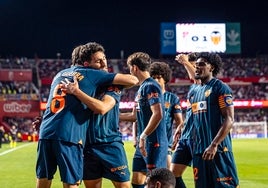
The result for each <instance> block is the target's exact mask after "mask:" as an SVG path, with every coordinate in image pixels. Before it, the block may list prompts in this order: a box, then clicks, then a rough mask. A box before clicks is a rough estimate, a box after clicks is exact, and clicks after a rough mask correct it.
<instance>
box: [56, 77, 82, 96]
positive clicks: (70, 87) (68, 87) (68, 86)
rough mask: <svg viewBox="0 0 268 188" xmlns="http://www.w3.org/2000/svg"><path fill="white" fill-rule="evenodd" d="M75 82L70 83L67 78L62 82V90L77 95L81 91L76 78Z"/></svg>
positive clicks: (74, 78)
mask: <svg viewBox="0 0 268 188" xmlns="http://www.w3.org/2000/svg"><path fill="white" fill-rule="evenodd" d="M73 80H74V82H70V80H68V79H67V78H65V80H62V81H61V84H60V88H61V90H62V91H63V92H65V93H69V94H73V95H75V93H76V92H77V90H79V85H78V82H77V78H76V76H74V77H73Z"/></svg>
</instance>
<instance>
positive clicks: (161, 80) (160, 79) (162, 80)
mask: <svg viewBox="0 0 268 188" xmlns="http://www.w3.org/2000/svg"><path fill="white" fill-rule="evenodd" d="M151 77H152V78H153V79H155V81H157V82H158V83H159V85H160V86H161V88H163V87H165V80H164V78H163V77H162V76H161V75H152V76H151Z"/></svg>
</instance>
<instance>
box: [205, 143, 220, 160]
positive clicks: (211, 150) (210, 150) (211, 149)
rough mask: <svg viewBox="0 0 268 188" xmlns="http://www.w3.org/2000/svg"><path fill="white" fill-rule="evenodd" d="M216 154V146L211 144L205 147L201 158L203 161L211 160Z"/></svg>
mask: <svg viewBox="0 0 268 188" xmlns="http://www.w3.org/2000/svg"><path fill="white" fill-rule="evenodd" d="M216 152H217V146H215V145H212V144H211V145H210V146H208V147H207V149H206V150H205V152H204V153H203V155H202V158H203V159H204V160H213V159H214V157H215V155H216Z"/></svg>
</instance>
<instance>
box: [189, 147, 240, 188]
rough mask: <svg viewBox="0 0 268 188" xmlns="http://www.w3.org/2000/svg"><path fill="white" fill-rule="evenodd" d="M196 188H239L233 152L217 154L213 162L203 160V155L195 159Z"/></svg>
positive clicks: (196, 156) (195, 156)
mask: <svg viewBox="0 0 268 188" xmlns="http://www.w3.org/2000/svg"><path fill="white" fill-rule="evenodd" d="M193 170H194V180H195V187H196V188H204V187H213V188H237V187H239V180H238V176H237V169H236V165H235V162H234V157H233V153H232V152H217V153H216V155H215V157H214V159H213V160H203V159H202V155H201V154H200V155H194V158H193Z"/></svg>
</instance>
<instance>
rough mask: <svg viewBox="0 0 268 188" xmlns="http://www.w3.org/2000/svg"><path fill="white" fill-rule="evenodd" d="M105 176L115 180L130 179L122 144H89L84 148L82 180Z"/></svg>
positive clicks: (123, 180)
mask: <svg viewBox="0 0 268 188" xmlns="http://www.w3.org/2000/svg"><path fill="white" fill-rule="evenodd" d="M102 177H103V178H106V179H109V180H112V181H116V182H126V181H130V171H129V167H128V161H127V156H126V152H125V149H124V144H123V143H122V142H112V143H104V144H95V145H90V146H89V147H87V148H85V150H84V175H83V179H84V180H95V179H99V178H102Z"/></svg>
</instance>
